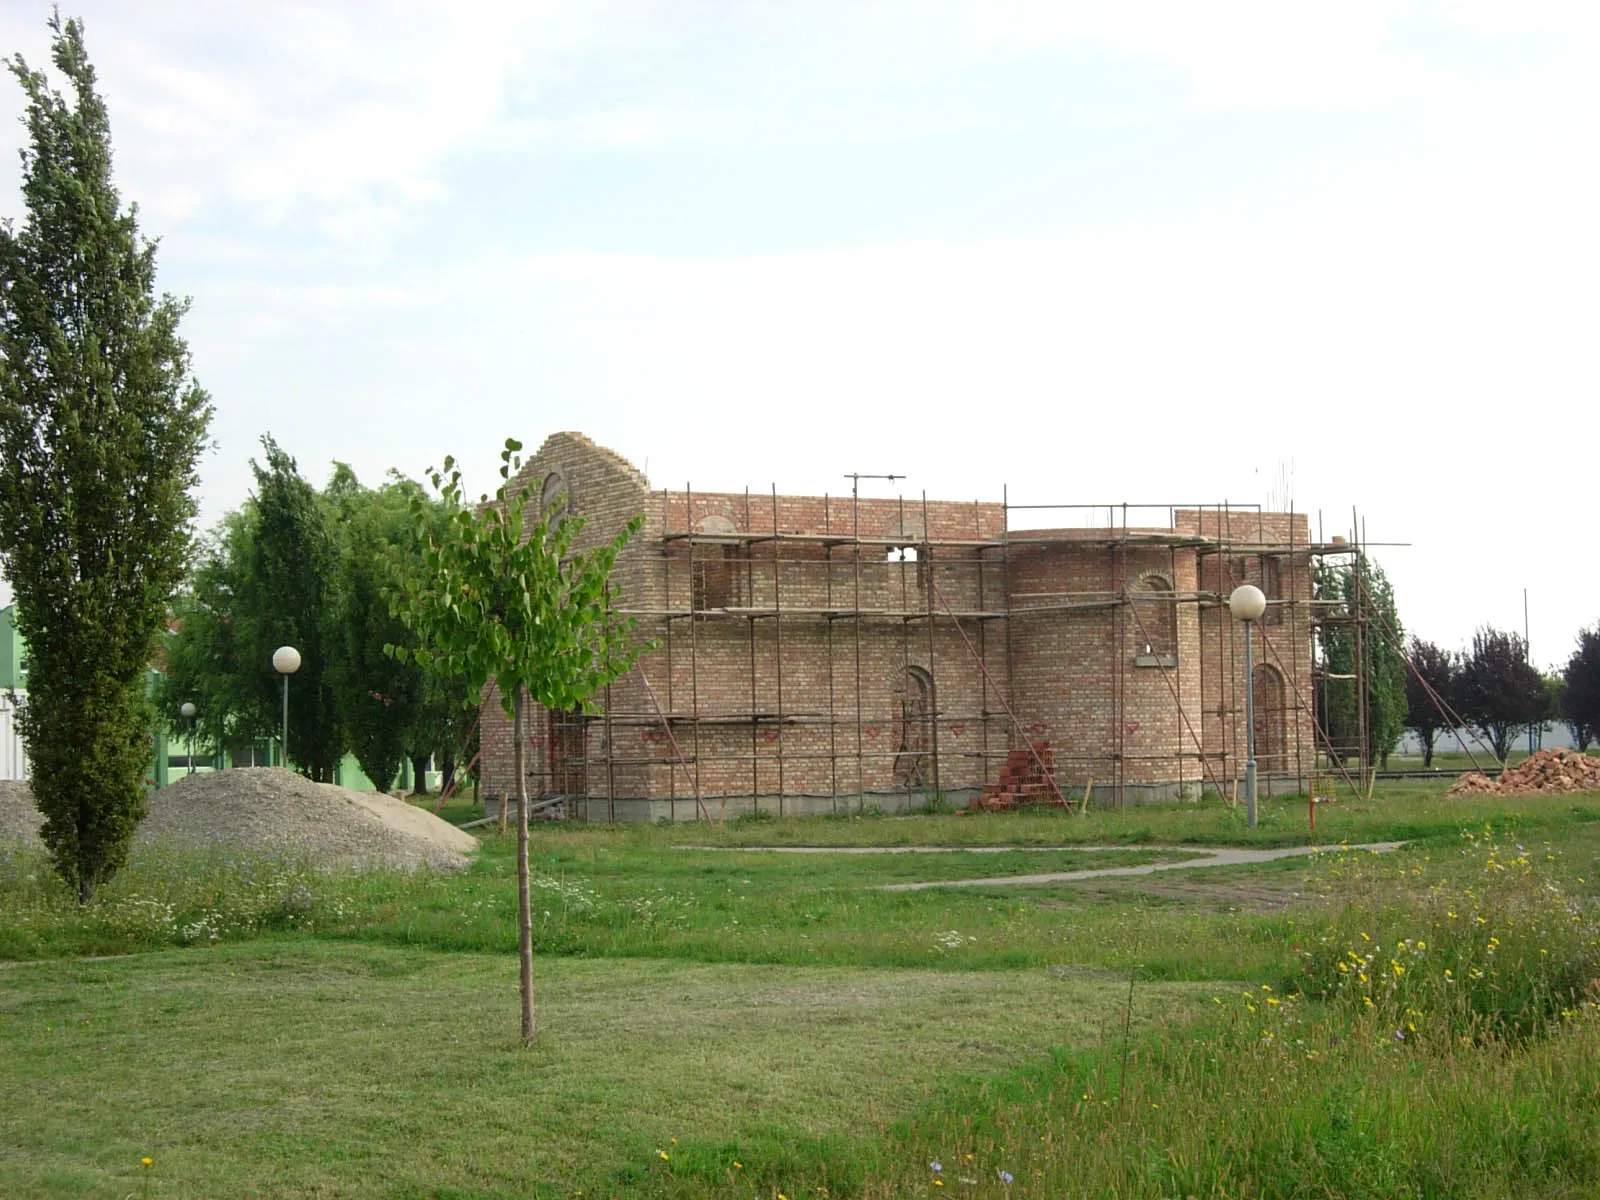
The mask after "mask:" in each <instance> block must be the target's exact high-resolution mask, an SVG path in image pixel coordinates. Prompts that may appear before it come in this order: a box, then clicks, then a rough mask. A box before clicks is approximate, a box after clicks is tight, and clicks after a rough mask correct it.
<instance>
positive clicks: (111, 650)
mask: <svg viewBox="0 0 1600 1200" xmlns="http://www.w3.org/2000/svg"><path fill="white" fill-rule="evenodd" d="M50 30H51V33H52V35H53V38H52V41H53V45H52V51H51V57H52V59H53V61H54V63H55V65H56V68H57V69H58V70H59V71H60V72H61V74H62V75H64V76H65V77H66V79H67V81H68V83H69V84H70V85H71V90H72V102H70V103H69V102H68V100H66V99H65V98H64V97H63V96H62V95H61V94H60V93H58V92H55V91H53V90H51V88H50V86H49V83H48V81H47V79H46V77H45V75H44V74H43V73H42V72H39V71H36V70H33V69H32V68H30V67H29V66H28V65H27V63H25V62H24V61H23V60H22V59H21V58H20V57H15V58H12V59H10V60H8V63H7V65H8V66H9V67H10V69H11V73H12V75H14V76H15V77H16V79H17V82H18V83H19V84H21V86H22V90H23V92H24V94H25V95H26V97H27V115H26V118H25V124H26V126H27V130H28V146H27V148H25V149H24V150H23V152H22V191H23V197H24V201H25V204H26V208H27V215H26V217H25V218H24V220H23V222H22V225H21V227H20V228H18V227H17V226H16V225H15V224H14V223H13V222H11V221H6V222H4V224H3V225H0V567H3V569H4V571H5V574H6V576H7V578H8V579H10V581H11V583H12V587H13V589H14V590H15V593H16V605H17V625H18V628H19V630H20V631H21V633H22V636H23V637H24V638H26V639H27V643H28V649H29V653H30V655H31V656H32V663H33V670H32V674H31V677H30V680H29V683H30V688H29V696H28V704H27V706H26V708H25V709H24V711H23V715H22V719H21V729H22V736H23V739H24V741H25V743H26V745H27V749H28V757H29V760H30V762H31V763H32V771H33V781H32V783H33V793H34V798H35V800H36V802H37V803H38V806H39V809H40V811H41V812H42V813H43V814H44V827H43V829H42V831H41V832H42V835H43V838H44V842H45V845H46V846H47V847H48V849H49V852H50V855H51V858H52V860H53V861H54V864H55V868H56V870H57V871H58V872H59V873H60V874H61V876H62V877H63V878H64V879H66V880H67V881H68V882H69V883H70V884H71V885H72V886H73V887H74V888H75V889H76V891H77V894H78V898H79V899H80V900H81V901H84V902H87V901H88V900H89V899H91V898H92V897H93V895H94V892H95V890H96V889H97V888H98V887H99V886H100V885H101V884H103V883H104V882H105V881H106V880H107V879H109V878H110V877H111V876H112V875H113V874H114V873H115V872H116V870H117V868H118V867H119V866H120V865H121V864H122V863H123V861H124V860H125V859H126V857H127V852H128V846H129V843H130V841H131V839H132V837H133V832H134V829H135V828H136V827H137V825H138V822H139V821H140V819H141V818H142V817H143V816H144V812H145V799H144V786H143V785H144V767H145V762H146V760H147V759H148V757H149V755H150V727H151V726H150V722H151V712H150V708H149V705H148V703H147V701H146V699H145V682H146V674H147V672H148V670H149V667H150V660H151V656H152V654H153V653H154V652H155V649H156V646H157V643H158V638H159V636H160V634H161V630H162V628H163V624H164V621H165V617H166V608H167V602H168V600H169V599H170V597H171V596H172V593H173V591H174V589H175V587H176V586H177V584H178V581H179V580H180V579H181V577H182V573H183V559H184V555H185V553H186V550H187V548H188V545H189V540H190V522H191V521H192V520H193V518H194V514H195V504H194V500H193V498H192V496H191V489H192V488H193V486H194V485H195V482H196V464H197V462H198V460H199V457H200V453H201V450H202V449H203V447H204V445H205V439H206V428H207V425H208V424H209V422H210V418H211V405H210V402H209V399H208V397H207V396H206V393H205V392H204V390H202V389H201V388H200V386H199V385H198V384H197V383H196V382H195V381H194V379H193V377H192V375H191V373H190V364H189V351H188V347H187V346H186V345H185V344H184V341H183V339H182V338H181V337H179V336H178V322H179V320H180V318H181V317H182V316H183V314H184V312H185V310H186V308H187V305H186V303H185V302H184V301H180V300H177V299H174V298H173V297H172V296H167V295H163V296H161V297H159V298H158V297H157V295H156V293H155V274H156V265H155V250H156V247H155V244H154V243H153V242H150V241H148V240H146V239H145V238H143V237H141V236H140V234H139V229H138V224H137V220H136V216H137V211H136V209H135V208H133V207H129V208H127V209H124V208H123V206H122V203H121V199H120V197H119V196H118V194H117V190H116V188H115V186H113V183H112V174H111V123H110V118H109V116H108V114H107V112H106V107H105V103H104V102H103V101H102V100H101V98H100V96H99V94H98V93H97V92H96V90H95V73H94V68H93V67H92V66H91V65H90V63H89V58H88V54H87V53H86V51H85V49H84V42H83V27H82V25H81V24H80V23H79V22H77V21H75V20H73V21H67V22H65V23H63V22H62V21H61V19H60V17H59V15H57V16H55V17H52V19H51V21H50Z"/></svg>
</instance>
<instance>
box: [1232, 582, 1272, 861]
mask: <svg viewBox="0 0 1600 1200" xmlns="http://www.w3.org/2000/svg"><path fill="white" fill-rule="evenodd" d="M1228 609H1229V611H1231V612H1232V613H1233V615H1234V617H1235V618H1237V619H1238V620H1240V621H1243V622H1244V724H1245V734H1246V736H1247V737H1248V738H1249V743H1248V745H1249V747H1250V757H1249V758H1248V759H1246V760H1245V764H1244V818H1245V824H1246V825H1248V826H1249V827H1250V828H1251V829H1254V828H1255V827H1256V679H1255V664H1254V663H1253V662H1252V661H1251V657H1252V655H1251V650H1252V647H1251V644H1250V630H1251V627H1252V626H1253V625H1254V624H1255V623H1256V622H1257V621H1259V620H1260V619H1261V614H1262V613H1264V612H1266V611H1267V597H1266V595H1265V594H1264V593H1263V592H1262V591H1261V589H1260V588H1258V587H1256V586H1255V585H1254V584H1249V583H1244V584H1240V585H1239V586H1238V587H1236V588H1234V589H1233V594H1232V595H1230V596H1229V597H1228Z"/></svg>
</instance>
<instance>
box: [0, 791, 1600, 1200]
mask: <svg viewBox="0 0 1600 1200" xmlns="http://www.w3.org/2000/svg"><path fill="white" fill-rule="evenodd" d="M1441 790H1442V789H1441V786H1440V785H1438V784H1431V785H1428V784H1422V785H1419V784H1413V783H1405V784H1394V785H1380V789H1379V793H1378V795H1377V796H1376V797H1375V798H1374V799H1373V800H1372V801H1370V802H1368V801H1355V800H1352V799H1350V798H1348V796H1347V797H1346V798H1344V799H1341V800H1340V801H1339V802H1337V803H1335V804H1331V805H1326V806H1321V807H1320V808H1319V811H1318V822H1317V824H1318V828H1317V834H1318V837H1317V840H1318V841H1319V842H1324V843H1330V844H1335V845H1336V844H1338V843H1340V842H1362V841H1378V840H1388V839H1394V838H1401V839H1408V840H1409V841H1410V843H1411V844H1410V845H1408V846H1407V847H1406V848H1405V849H1403V850H1401V851H1399V852H1397V853H1394V854H1391V855H1382V856H1375V855H1371V854H1366V853H1356V852H1341V851H1337V850H1336V851H1334V852H1331V853H1326V854H1320V855H1317V856H1314V857H1310V858H1301V859H1291V860H1283V861H1279V862H1274V863H1268V864H1261V865H1258V866H1251V867H1228V868H1214V867H1213V868H1204V869H1199V870H1192V871H1170V872H1163V873H1160V874H1157V875H1155V876H1150V877H1142V878H1121V879H1119V878H1102V879H1096V880H1090V881H1083V882H1077V883H1054V884H1047V885H1038V886H1035V885H1028V886H1007V885H1002V884H997V885H995V886H993V887H974V888H962V889H939V888H935V889H931V890H928V891H921V892H910V893H903V892H901V893H896V892H885V891H882V890H880V887H881V885H883V884H885V883H892V882H904V881H909V880H933V881H937V880H949V879H968V878H979V877H984V878H987V877H995V878H1003V877H1005V876H1009V875H1015V874H1018V873H1035V872H1040V871H1045V870H1075V869H1081V868H1085V867H1099V866H1111V865H1122V864H1132V863H1139V862H1147V861H1151V860H1152V859H1157V858H1159V859H1171V860H1179V859H1182V858H1184V857H1185V856H1186V855H1190V854H1192V852H1193V848H1194V847H1195V846H1196V845H1200V844H1211V845H1222V844H1239V845H1253V846H1273V845H1291V844H1299V843H1303V842H1304V841H1305V840H1306V829H1305V817H1306V814H1305V809H1304V807H1303V801H1299V802H1297V801H1294V800H1272V801H1268V802H1266V803H1265V804H1264V805H1263V810H1262V820H1261V824H1260V826H1259V827H1258V828H1257V829H1255V830H1246V829H1245V828H1244V827H1243V820H1242V817H1241V815H1240V814H1239V813H1238V812H1237V810H1234V809H1229V808H1226V807H1224V806H1222V805H1220V804H1207V805H1202V806H1194V807H1187V808H1154V807H1152V808H1138V809H1133V808H1130V809H1127V810H1124V811H1120V812H1119V811H1116V810H1105V809H1102V810H1093V811H1091V812H1090V814H1089V815H1088V816H1086V817H1080V816H1076V815H1067V814H1061V813H1040V814H1009V815H1004V816H989V815H985V816H972V817H967V816H906V817H881V816H880V817H862V818H810V819H798V818H791V819H786V820H781V821H780V820H764V821H747V822H743V823H739V822H729V823H728V824H726V825H720V826H717V825H707V824H695V825H681V826H643V827H601V826H595V827H584V826H551V825H540V826H537V827H536V828H535V830H534V836H533V844H532V855H531V857H532V867H533V871H534V884H535V887H534V893H533V895H534V934H535V944H536V949H537V953H538V958H537V960H536V966H535V974H536V978H537V981H538V988H539V1016H540V1021H541V1025H540V1037H539V1041H538V1044H537V1046H536V1047H535V1048H534V1049H532V1050H531V1051H524V1050H521V1049H519V1048H518V1047H517V1046H516V1044H515V1042H516V1038H515V1033H516V966H515V955H514V950H515V945H516V930H515V922H514V895H515V887H514V860H513V855H512V849H513V847H512V842H511V839H509V838H508V839H501V838H497V837H493V836H490V837H488V838H486V839H485V841H484V843H483V845H482V848H481V850H480V853H479V855H478V856H477V860H476V861H475V862H474V864H473V866H472V867H471V868H470V869H469V870H468V871H466V872H463V873H462V874H460V875H456V876H440V875H426V874H424V875H414V876H409V875H397V874H378V875H371V876H365V877H349V876H326V875H320V874H318V873H316V872H313V871H309V870H307V869H306V868H304V867H303V866H302V865H299V864H295V863H285V862H264V861H253V860H249V859H246V858H242V857H240V856H232V855H227V854H225V853H222V852H216V853H211V854H196V853H189V854H176V853H162V852H158V851H148V852H143V851H142V852H141V853H140V854H139V855H137V856H136V857H135V859H134V860H133V861H132V862H131V863H130V865H129V867H128V869H127V870H125V871H124V872H123V874H122V875H121V876H119V878H118V879H117V880H116V881H115V882H114V883H113V884H112V885H111V886H110V887H109V888H107V889H106V891H105V894H104V895H103V896H102V897H101V899H100V900H99V901H98V902H97V903H96V904H95V905H94V906H91V907H90V908H88V909H80V908H78V906H77V905H76V904H74V903H73V902H72V901H71V898H70V897H68V896H67V895H65V893H64V892H63V891H62V889H61V888H60V887H59V886H58V885H57V884H55V883H54V881H53V879H52V877H51V876H50V874H49V872H48V869H47V868H46V867H45V866H44V864H43V863H42V861H41V860H40V859H39V858H38V857H37V856H36V855H28V854H18V853H11V852H8V851H5V850H4V849H0V960H4V959H10V960H38V959H42V960H59V961H47V962H45V963H44V964H43V965H35V966H12V967H10V968H0V1054H3V1055H4V1061H5V1063H6V1069H5V1073H4V1076H3V1084H4V1086H3V1090H0V1145H4V1146H5V1147H6V1153H5V1154H3V1155H0V1196H10V1195H24V1196H34V1195H38V1196H117V1197H122V1196H128V1195H134V1196H138V1195H141V1194H145V1193H146V1192H148V1194H151V1195H169V1196H197V1195H198V1196H231V1195H238V1196H247V1195H248V1196H258V1195H260V1196H367V1195H370V1196H418V1197H422V1196H428V1197H447V1196H448V1197H469V1196H470V1197H492V1196H528V1195H550V1196H554V1195H575V1194H577V1193H579V1192H582V1193H583V1194H584V1195H585V1196H589V1197H593V1196H601V1195H621V1194H629V1195H651V1196H654V1195H668V1196H702V1195H715V1196H730V1197H735V1196H737V1197H741V1198H743V1197H748V1196H750V1195H757V1196H761V1197H767V1198H770V1197H775V1196H777V1195H778V1194H779V1193H780V1192H782V1194H783V1195H784V1196H786V1197H787V1198H788V1200H798V1197H800V1196H805V1197H807V1198H808V1200H813V1198H816V1197H834V1196H852V1195H859V1196H874V1197H876V1196H891V1195H893V1196H908V1195H924V1196H932V1195H951V1194H956V1193H958V1192H959V1193H960V1194H964V1195H966V1194H970V1195H995V1196H1005V1197H1007V1198H1008V1200H1009V1198H1010V1197H1014V1196H1059V1195H1064V1194H1072V1195H1077V1194H1084V1195H1112V1194H1115V1195H1127V1196H1151V1197H1156V1196H1162V1197H1165V1196H1171V1195H1195V1196H1202V1195H1215V1196H1237V1195H1245V1194H1250V1195H1261V1196H1280V1195H1281V1196H1302V1195H1371V1196H1392V1195H1401V1194H1405V1195H1438V1196H1456V1195H1474V1196H1475V1195H1486V1196H1501V1195H1503V1196H1523V1195H1527V1196H1534V1195H1553V1196H1561V1195H1570V1196H1587V1195H1594V1194H1600V1071H1596V1070H1595V1068H1594V1066H1593V1063H1594V1062H1595V1061H1596V1053H1597V1051H1600V1044H1597V1042H1600V1008H1596V1005H1597V1004H1600V797H1596V796H1587V797H1544V798H1536V799H1529V800H1515V801H1512V800H1495V799H1492V798H1475V799H1471V800H1449V799H1445V798H1443V797H1442V796H1441V794H1440V793H1441ZM451 815H452V816H456V817H458V818H462V817H464V816H465V815H466V810H465V809H464V808H463V809H462V810H459V811H457V812H453V813H452V814H451ZM797 845H813V846H815V845H831V846H874V845H877V846H897V847H909V846H942V847H950V848H954V849H953V850H952V852H949V853H898V854H870V855H868V854H816V855H812V854H806V855H796V854H781V853H774V852H771V851H770V850H764V849H761V848H760V847H762V846H797ZM1007 845H1009V846H1015V847H1018V848H1017V849H1015V850H1007V851H1003V852H1000V853H978V852H975V851H974V850H973V849H972V848H973V847H978V846H1007ZM696 846H717V847H724V848H723V849H696V848H693V847H696ZM1102 846H1110V847H1151V846H1154V847H1160V848H1159V849H1155V850H1150V849H1142V848H1141V849H1131V848H1117V849H1111V850H1096V849H1089V847H1102ZM963 847H965V848H966V849H962V848H963ZM1024 847H1026V848H1024ZM106 954H115V955H123V956H124V957H118V958H113V959H107V960H103V961H93V962H86V961H82V956H85V955H106ZM1351 955H1354V956H1355V957H1354V958H1350V957H1349V956H1351ZM1351 962H1354V963H1356V964H1357V966H1355V967H1351V966H1350V965H1349V964H1350V963H1351ZM1341 963H1342V964H1344V965H1343V966H1341V965H1340V964H1341ZM1396 968H1398V969H1399V970H1398V971H1397V970H1396ZM1591 980H1594V981H1595V982H1594V983H1592V984H1591V983H1590V982H1589V981H1591ZM1586 989H1588V990H1586ZM1130 996H1131V999H1130ZM1124 1022H1126V1034H1125V1033H1124ZM1245 1113H1248V1114H1252V1117H1251V1119H1250V1120H1242V1119H1241V1114H1245ZM1440 1130H1448V1131H1449V1136H1448V1137H1442V1136H1438V1131H1440ZM663 1155H665V1157H662V1156H663ZM143 1156H149V1157H150V1158H151V1159H152V1160H153V1165H152V1166H151V1167H149V1168H141V1167H140V1166H139V1159H140V1158H141V1157H143ZM969 1156H970V1157H969ZM933 1162H937V1163H939V1164H940V1170H938V1171H934V1170H932V1168H931V1167H930V1166H929V1164H930V1163H933ZM735 1163H738V1164H740V1165H738V1166H735V1165H734V1164H735ZM1005 1175H1009V1176H1011V1180H1010V1181H1009V1182H1007V1181H1006V1180H1005V1178H1004V1176H1005ZM964 1180H972V1182H970V1183H968V1182H963V1181H964ZM936 1184H937V1185H942V1186H936Z"/></svg>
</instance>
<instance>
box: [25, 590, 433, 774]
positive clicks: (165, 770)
mask: <svg viewBox="0 0 1600 1200" xmlns="http://www.w3.org/2000/svg"><path fill="white" fill-rule="evenodd" d="M27 662H28V648H27V647H26V646H25V645H23V642H22V635H21V634H19V633H18V632H17V612H16V605H14V604H13V605H9V606H7V607H5V608H0V690H4V689H7V688H18V689H21V688H25V687H26V686H27V682H28V680H27ZM152 674H153V673H152ZM152 682H153V679H152ZM290 733H291V736H292V735H293V731H292V730H291V731H290ZM153 740H154V753H153V755H152V757H151V761H150V764H149V766H147V767H146V768H145V778H146V780H147V781H148V782H149V784H150V786H152V787H165V786H166V785H167V784H169V783H171V782H172V781H173V780H175V779H178V778H181V777H182V776H183V775H185V774H187V773H188V769H189V768H188V765H187V764H186V763H183V762H179V763H177V764H174V763H172V762H171V759H172V758H173V756H176V757H178V758H179V759H183V758H184V757H185V756H186V755H187V754H188V738H187V734H186V733H185V732H184V731H183V730H181V729H179V730H171V729H168V730H161V729H158V730H156V731H155V734H154V739H153ZM257 748H258V751H259V752H260V755H261V758H262V759H265V760H266V761H268V762H273V763H276V762H277V761H278V745H277V741H276V739H274V740H273V741H272V742H271V743H270V744H269V743H267V742H261V743H259V744H258V747H257ZM194 756H195V760H196V770H199V771H211V770H215V769H216V765H220V766H222V767H224V768H226V767H231V766H233V756H232V755H230V754H228V753H227V752H226V751H224V752H223V753H222V754H221V755H220V756H219V755H217V753H216V750H215V748H214V747H211V746H208V745H205V744H204V743H202V742H198V741H197V742H196V743H195V747H194ZM201 759H204V760H205V761H206V763H207V764H216V765H206V766H200V765H199V763H200V760H201ZM245 761H246V762H248V761H249V759H248V758H246V759H245ZM429 774H430V776H431V778H430V782H432V783H434V784H435V785H436V786H437V782H438V777H437V776H436V775H434V774H433V773H432V772H429ZM335 779H337V780H338V782H339V784H340V786H341V787H347V788H349V789H350V790H351V791H355V792H371V791H376V790H377V789H376V788H374V787H373V786H372V780H370V779H368V778H367V777H366V776H365V775H364V774H362V772H361V767H360V765H359V764H358V763H357V762H356V757H355V755H353V754H346V755H345V756H344V760H343V761H342V762H341V763H340V764H339V768H338V773H337V774H336V775H335ZM398 784H399V786H400V787H401V788H402V789H403V790H405V791H410V790H411V762H410V760H409V759H408V760H406V761H405V763H404V765H403V766H402V767H401V771H400V779H399V780H398Z"/></svg>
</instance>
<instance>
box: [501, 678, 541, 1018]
mask: <svg viewBox="0 0 1600 1200" xmlns="http://www.w3.org/2000/svg"><path fill="white" fill-rule="evenodd" d="M522 704H523V700H522V689H521V688H518V689H517V701H516V720H515V721H514V722H513V724H514V725H515V726H516V728H515V730H514V731H513V741H514V742H515V744H516V750H515V752H514V753H513V755H512V758H513V760H514V769H515V771H516V773H517V959H518V965H519V966H520V967H521V972H522V1044H523V1045H524V1046H531V1045H532V1044H533V912H532V905H531V903H530V901H529V896H528V774H527V772H526V771H525V770H524V769H523V761H522ZM504 804H505V802H504V800H502V801H501V809H500V811H501V813H502V814H503V813H504V812H505V807H504Z"/></svg>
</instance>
